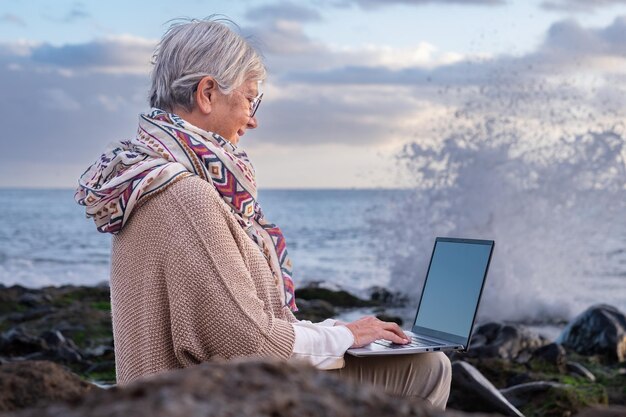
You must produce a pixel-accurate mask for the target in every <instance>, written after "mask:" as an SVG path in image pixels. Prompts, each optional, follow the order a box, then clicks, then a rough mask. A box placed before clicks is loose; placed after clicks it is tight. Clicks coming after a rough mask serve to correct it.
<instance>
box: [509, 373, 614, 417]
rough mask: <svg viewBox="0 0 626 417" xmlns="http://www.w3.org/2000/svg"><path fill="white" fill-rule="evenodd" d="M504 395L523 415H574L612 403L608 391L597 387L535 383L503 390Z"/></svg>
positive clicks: (595, 385) (594, 385) (590, 385)
mask: <svg viewBox="0 0 626 417" xmlns="http://www.w3.org/2000/svg"><path fill="white" fill-rule="evenodd" d="M502 394H503V395H504V396H505V397H506V398H507V399H509V400H510V401H511V403H513V404H515V405H516V406H517V407H518V408H519V409H520V410H521V411H522V412H523V413H525V414H527V415H528V414H530V415H535V416H570V415H574V414H575V413H577V412H579V411H580V410H583V409H585V408H588V407H591V406H603V405H604V406H605V405H607V404H608V399H607V393H606V390H605V389H604V388H603V387H602V386H599V385H597V384H580V385H569V384H561V383H558V382H553V381H535V382H529V383H526V384H521V385H516V386H513V387H509V388H506V389H503V390H502Z"/></svg>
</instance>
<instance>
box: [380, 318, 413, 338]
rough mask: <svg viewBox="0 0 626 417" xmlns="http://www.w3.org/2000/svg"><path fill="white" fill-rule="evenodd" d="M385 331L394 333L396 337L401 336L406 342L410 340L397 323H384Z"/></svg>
mask: <svg viewBox="0 0 626 417" xmlns="http://www.w3.org/2000/svg"><path fill="white" fill-rule="evenodd" d="M382 323H383V329H385V330H387V331H389V332H392V333H394V334H395V335H397V336H399V337H400V338H402V339H404V340H407V341H408V340H409V337H408V336H407V335H406V333H404V331H402V329H401V328H400V326H398V325H397V324H396V323H392V322H385V321H383V322H382Z"/></svg>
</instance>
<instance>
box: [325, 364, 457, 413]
mask: <svg viewBox="0 0 626 417" xmlns="http://www.w3.org/2000/svg"><path fill="white" fill-rule="evenodd" d="M345 361H346V366H345V367H344V368H342V369H335V370H332V371H329V372H333V373H335V374H338V375H340V376H341V377H345V378H349V379H352V380H356V381H358V382H359V383H370V384H374V385H376V386H379V387H382V388H384V390H385V392H386V393H388V394H391V395H395V396H403V397H418V398H421V399H424V400H426V401H428V402H429V403H430V405H432V406H433V408H435V409H439V410H445V408H446V403H447V402H448V396H449V395H450V383H451V380H452V369H451V366H450V360H449V359H448V357H447V356H446V355H444V354H443V353H441V352H436V353H419V354H416V355H390V356H369V357H361V358H357V357H354V356H352V355H348V354H346V355H345Z"/></svg>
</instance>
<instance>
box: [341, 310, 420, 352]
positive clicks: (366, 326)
mask: <svg viewBox="0 0 626 417" xmlns="http://www.w3.org/2000/svg"><path fill="white" fill-rule="evenodd" d="M344 325H345V326H346V327H347V328H348V329H350V331H351V332H352V334H353V335H354V344H353V345H352V346H351V347H353V348H358V347H363V346H365V345H369V344H370V343H372V342H373V341H374V340H378V339H387V340H389V341H391V342H393V343H397V344H400V345H404V344H407V343H409V340H410V339H409V337H408V336H407V335H406V334H404V332H403V331H402V329H401V328H400V326H398V325H397V324H396V323H390V322H386V321H381V320H378V319H377V318H376V317H372V316H369V317H363V318H360V319H358V320H357V321H353V322H352V323H346V324H344Z"/></svg>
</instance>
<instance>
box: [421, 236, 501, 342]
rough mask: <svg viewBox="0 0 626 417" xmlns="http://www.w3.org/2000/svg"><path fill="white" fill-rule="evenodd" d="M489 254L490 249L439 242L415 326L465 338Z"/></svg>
mask: <svg viewBox="0 0 626 417" xmlns="http://www.w3.org/2000/svg"><path fill="white" fill-rule="evenodd" d="M490 251H491V245H482V244H476V243H460V242H442V241H438V242H437V243H436V244H435V251H434V254H433V259H432V262H431V265H430V271H429V273H428V277H427V279H426V286H425V287H424V293H423V294H422V301H421V304H420V308H419V313H418V315H417V318H416V319H415V325H416V326H420V327H426V328H429V329H433V330H438V331H440V332H445V333H450V334H453V335H456V336H461V337H467V335H468V334H469V332H470V327H471V326H472V320H473V319H474V313H475V310H476V303H477V302H478V297H479V295H480V289H481V287H482V283H483V278H484V276H485V269H486V268H487V262H489V253H490Z"/></svg>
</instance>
